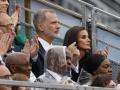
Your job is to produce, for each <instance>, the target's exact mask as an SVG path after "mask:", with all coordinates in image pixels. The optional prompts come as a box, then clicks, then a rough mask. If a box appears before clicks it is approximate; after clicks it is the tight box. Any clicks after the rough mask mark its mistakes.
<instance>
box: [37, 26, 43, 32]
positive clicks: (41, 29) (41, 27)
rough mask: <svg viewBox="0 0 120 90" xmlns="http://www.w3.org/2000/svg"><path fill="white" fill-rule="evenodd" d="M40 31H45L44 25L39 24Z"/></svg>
mask: <svg viewBox="0 0 120 90" xmlns="http://www.w3.org/2000/svg"><path fill="white" fill-rule="evenodd" d="M38 30H39V31H41V32H43V31H44V29H43V24H39V25H38Z"/></svg>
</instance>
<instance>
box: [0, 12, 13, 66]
mask: <svg viewBox="0 0 120 90" xmlns="http://www.w3.org/2000/svg"><path fill="white" fill-rule="evenodd" d="M13 26H14V25H13V22H12V19H11V17H10V16H8V15H7V14H6V13H0V42H1V46H0V55H1V59H0V60H1V62H2V63H3V64H4V62H3V61H4V59H3V56H4V55H5V54H6V53H7V52H8V51H9V50H10V49H11V46H12V42H13V40H14V37H15V33H14V32H13V28H14V27H13Z"/></svg>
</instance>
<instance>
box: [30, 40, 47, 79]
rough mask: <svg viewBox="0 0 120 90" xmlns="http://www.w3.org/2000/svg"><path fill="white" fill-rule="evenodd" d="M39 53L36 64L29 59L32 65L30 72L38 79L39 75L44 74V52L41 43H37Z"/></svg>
mask: <svg viewBox="0 0 120 90" xmlns="http://www.w3.org/2000/svg"><path fill="white" fill-rule="evenodd" d="M39 47H40V48H39V51H38V58H37V60H36V62H34V61H33V60H32V59H31V63H32V72H33V73H34V75H35V77H36V78H38V77H39V76H40V75H42V74H43V73H44V55H45V50H44V48H43V47H42V45H41V43H40V42H39Z"/></svg>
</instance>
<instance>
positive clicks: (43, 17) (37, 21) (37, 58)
mask: <svg viewBox="0 0 120 90" xmlns="http://www.w3.org/2000/svg"><path fill="white" fill-rule="evenodd" d="M33 24H34V26H35V29H36V33H37V35H38V44H39V50H38V52H35V53H34V54H32V56H31V63H32V72H33V73H34V75H35V76H36V77H39V76H40V75H42V74H43V73H44V55H45V52H46V51H47V50H48V49H49V48H50V47H51V45H52V44H51V43H52V41H53V39H54V38H55V37H57V36H58V33H59V28H60V24H59V20H58V17H57V15H56V12H55V11H54V10H51V9H41V10H40V11H38V12H37V13H35V14H34V18H33Z"/></svg>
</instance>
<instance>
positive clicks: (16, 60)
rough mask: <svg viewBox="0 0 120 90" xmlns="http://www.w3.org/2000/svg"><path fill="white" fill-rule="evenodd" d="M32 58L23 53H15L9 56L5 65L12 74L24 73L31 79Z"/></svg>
mask: <svg viewBox="0 0 120 90" xmlns="http://www.w3.org/2000/svg"><path fill="white" fill-rule="evenodd" d="M29 60H30V58H29V56H28V55H26V54H25V53H22V52H15V53H11V54H9V55H8V56H7V57H6V59H5V63H6V66H7V67H8V69H9V70H10V72H11V73H12V74H15V73H22V74H25V75H27V76H28V77H29V75H30V71H31V64H30V61H29Z"/></svg>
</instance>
